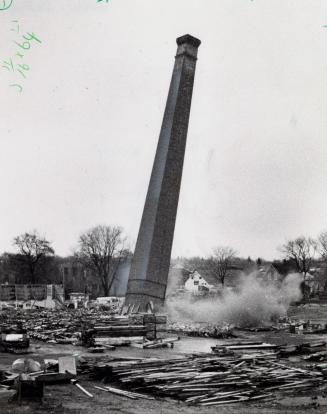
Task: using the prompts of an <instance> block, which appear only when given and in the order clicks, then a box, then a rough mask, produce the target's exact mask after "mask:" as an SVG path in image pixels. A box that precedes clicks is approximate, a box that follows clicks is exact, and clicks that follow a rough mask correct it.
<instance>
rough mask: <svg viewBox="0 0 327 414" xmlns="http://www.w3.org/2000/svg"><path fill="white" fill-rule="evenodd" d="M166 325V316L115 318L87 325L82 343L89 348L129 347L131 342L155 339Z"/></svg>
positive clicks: (148, 315) (149, 315)
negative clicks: (99, 346) (107, 346)
mask: <svg viewBox="0 0 327 414" xmlns="http://www.w3.org/2000/svg"><path fill="white" fill-rule="evenodd" d="M165 323H166V316H165V315H156V314H142V313H138V314H132V315H126V316H113V317H111V318H110V319H108V320H106V321H102V322H101V323H98V322H95V323H93V324H88V325H85V326H84V329H83V331H82V341H83V344H84V345H87V346H94V345H129V344H130V343H131V342H143V341H144V340H145V339H146V338H147V339H155V338H156V336H157V331H159V330H161V329H162V327H163V328H164V326H165ZM159 327H160V328H159Z"/></svg>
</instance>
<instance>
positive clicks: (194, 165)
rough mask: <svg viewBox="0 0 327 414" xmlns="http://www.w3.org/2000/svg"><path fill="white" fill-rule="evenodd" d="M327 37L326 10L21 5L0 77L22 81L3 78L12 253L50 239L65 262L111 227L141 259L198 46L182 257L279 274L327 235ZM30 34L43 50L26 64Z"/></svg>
mask: <svg viewBox="0 0 327 414" xmlns="http://www.w3.org/2000/svg"><path fill="white" fill-rule="evenodd" d="M6 1H7V3H9V0H6ZM0 3H3V1H1V2H0ZM15 21H18V22H15ZM324 25H327V2H326V0H321V1H319V0H311V1H309V0H253V1H251V0H205V1H204V0H202V1H200V0H165V1H161V0H109V1H108V2H106V1H105V0H103V1H101V2H97V1H96V0H69V1H67V0H13V3H12V5H11V7H10V8H9V9H8V10H2V11H0V54H1V62H2V66H3V65H4V62H3V61H7V62H8V60H9V59H10V58H11V59H12V61H13V64H14V65H15V66H14V69H15V72H11V71H10V70H9V69H6V68H4V67H1V68H0V74H1V76H0V89H1V94H0V100H1V122H0V139H1V152H0V188H1V204H0V206H1V207H0V211H1V214H0V252H2V251H4V250H6V251H11V250H12V249H13V248H12V239H13V238H14V237H15V236H16V235H18V234H20V233H22V232H24V231H30V230H32V229H38V230H39V231H40V233H41V234H43V235H45V236H46V237H47V238H48V239H49V240H51V241H52V242H53V246H54V248H55V250H56V252H57V254H60V255H66V254H69V253H71V250H72V248H74V246H75V245H76V241H77V239H78V236H79V234H80V233H81V232H82V231H83V230H86V229H88V228H90V227H92V226H94V225H97V224H117V225H121V226H123V227H124V229H125V230H126V233H127V235H128V236H129V238H130V240H131V243H132V244H133V243H135V240H136V237H137V232H138V227H139V223H140V219H141V215H142V210H143V204H144V200H145V195H146V190H147V185H148V181H149V178H150V173H151V168H152V162H153V158H154V154H155V149H156V145H157V140H158V135H159V131H160V126H161V120H162V116H163V111H164V107H165V103H166V97H167V93H168V87H169V82H170V77H171V73H172V69H173V64H174V56H175V52H176V43H175V39H176V37H178V36H180V35H183V34H185V33H189V34H192V35H194V36H196V37H198V38H199V39H201V41H202V44H201V46H200V48H199V59H198V63H197V69H196V74H195V86H194V94H193V102H192V109H191V117H190V124H189V132H188V142H187V147H186V154H185V164H184V172H183V180H182V187H181V195H180V202H179V207H178V214H177V222H176V230H175V240H174V246H173V255H174V256H177V255H186V256H190V255H208V254H210V253H211V249H212V247H213V246H216V245H230V246H232V247H234V248H235V249H236V250H238V252H239V254H240V255H242V256H245V257H247V256H248V255H250V256H251V257H253V258H256V257H258V256H261V257H265V258H267V259H271V258H274V257H278V256H279V253H278V251H277V250H276V247H277V246H279V245H280V244H282V243H283V242H284V241H285V240H286V239H288V238H293V237H296V236H298V235H301V234H304V235H312V236H316V235H317V234H318V233H319V232H320V231H321V230H323V229H327V27H323V26H324ZM27 32H29V33H30V32H33V33H34V34H35V35H36V36H37V38H38V39H39V40H40V41H41V42H42V43H39V42H38V41H37V40H35V39H34V40H31V41H30V49H28V50H23V49H21V47H19V46H18V45H17V44H15V43H14V41H16V42H18V43H20V44H22V42H21V40H22V35H25V34H26V33H27ZM27 37H28V36H27ZM25 46H26V47H27V44H25ZM18 50H20V51H21V52H22V54H23V55H24V57H19V56H17V55H16V53H17V52H18ZM18 64H23V65H28V67H29V70H27V69H26V66H24V67H23V68H22V67H18V66H17V65H18ZM18 69H20V70H21V71H22V73H23V74H24V75H25V76H26V79H24V78H23V75H21V74H20V73H19V72H18ZM11 84H19V85H21V86H22V87H23V90H22V91H21V92H19V90H20V88H19V87H18V86H10V85H11Z"/></svg>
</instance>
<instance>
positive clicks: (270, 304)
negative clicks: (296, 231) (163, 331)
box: [166, 273, 302, 327]
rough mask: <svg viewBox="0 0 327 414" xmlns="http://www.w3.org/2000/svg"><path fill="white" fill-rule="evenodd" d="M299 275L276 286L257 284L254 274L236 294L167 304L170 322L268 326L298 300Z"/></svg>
mask: <svg viewBox="0 0 327 414" xmlns="http://www.w3.org/2000/svg"><path fill="white" fill-rule="evenodd" d="M301 281H302V277H301V275H299V274H294V273H293V274H289V275H288V276H287V277H286V278H285V279H284V280H283V282H282V283H281V284H280V285H276V284H274V282H263V281H261V280H260V279H259V278H258V277H257V274H256V273H252V274H250V275H243V277H242V278H241V282H240V286H239V290H238V291H237V292H234V291H231V290H228V289H224V291H223V293H222V294H221V295H220V296H219V297H215V298H201V299H200V298H196V297H194V296H192V295H191V294H189V293H185V294H182V295H181V296H178V298H170V299H168V300H167V305H166V311H167V312H168V314H169V316H170V317H171V319H172V320H175V321H177V320H178V321H181V322H182V321H184V322H207V323H213V324H219V323H223V322H226V323H230V324H234V325H236V326H238V327H254V326H262V325H269V324H271V323H272V322H273V321H275V320H277V319H278V318H279V317H281V316H284V315H286V313H287V309H288V308H289V306H290V304H291V303H292V302H295V301H298V300H300V299H301V297H302V294H301V290H300V284H301Z"/></svg>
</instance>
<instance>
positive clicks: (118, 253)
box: [1, 225, 131, 296]
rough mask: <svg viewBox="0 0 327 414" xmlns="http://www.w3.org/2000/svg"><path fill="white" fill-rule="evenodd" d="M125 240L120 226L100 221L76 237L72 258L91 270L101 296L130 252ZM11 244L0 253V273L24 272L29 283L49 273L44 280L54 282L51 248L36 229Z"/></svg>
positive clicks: (106, 294) (21, 273)
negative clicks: (101, 291) (108, 224)
mask: <svg viewBox="0 0 327 414" xmlns="http://www.w3.org/2000/svg"><path fill="white" fill-rule="evenodd" d="M126 240H127V239H126V237H125V235H124V231H123V229H122V228H121V227H119V226H103V225H99V226H96V227H93V228H91V229H89V230H87V231H85V232H83V233H82V234H81V235H80V237H79V239H78V242H77V247H76V249H75V251H74V255H73V260H74V262H75V263H76V264H78V265H80V266H82V267H83V269H85V270H89V271H90V272H91V274H92V276H93V277H95V278H96V279H97V281H98V283H100V284H101V286H102V289H103V292H104V295H105V296H108V295H109V292H110V289H111V286H112V284H113V282H114V280H115V278H116V275H117V270H118V268H119V265H120V264H121V262H122V261H123V260H125V258H126V257H127V256H128V255H129V254H131V253H130V251H129V249H128V248H127V241H126ZM13 247H14V249H15V251H16V252H15V253H4V254H3V255H2V257H1V265H2V266H1V268H2V272H3V273H6V272H7V273H13V274H16V275H17V279H18V281H20V280H19V276H20V275H24V276H25V278H24V279H25V280H24V281H25V282H26V281H27V282H28V283H31V284H35V283H40V282H43V283H44V281H45V280H44V275H48V276H49V277H48V278H46V280H47V281H49V279H50V281H52V282H54V280H53V279H55V278H56V276H55V274H57V279H58V272H59V270H58V266H57V265H56V263H58V261H56V260H55V250H54V248H53V247H52V243H51V242H50V241H49V240H47V239H46V238H45V237H44V236H41V235H40V234H39V232H38V231H36V230H34V231H32V232H26V233H23V234H21V235H19V236H17V237H15V238H14V240H13ZM59 273H60V272H59ZM59 277H60V276H59ZM51 279H52V280H51Z"/></svg>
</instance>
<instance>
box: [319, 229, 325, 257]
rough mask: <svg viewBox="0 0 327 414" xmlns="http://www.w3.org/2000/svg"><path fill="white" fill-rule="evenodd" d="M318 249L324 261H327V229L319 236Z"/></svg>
mask: <svg viewBox="0 0 327 414" xmlns="http://www.w3.org/2000/svg"><path fill="white" fill-rule="evenodd" d="M318 251H319V253H320V255H321V257H322V259H323V260H324V261H327V231H323V232H322V233H320V234H319V236H318Z"/></svg>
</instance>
